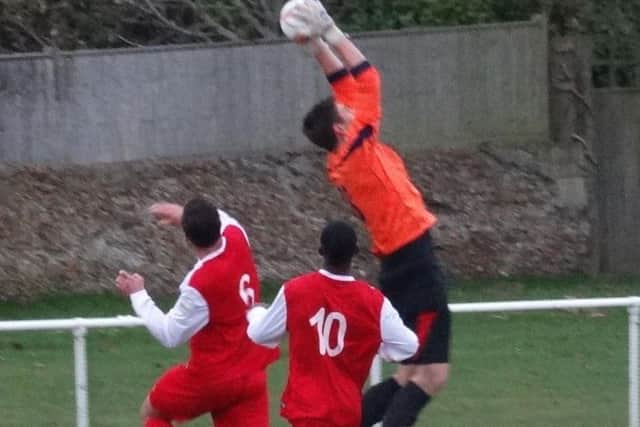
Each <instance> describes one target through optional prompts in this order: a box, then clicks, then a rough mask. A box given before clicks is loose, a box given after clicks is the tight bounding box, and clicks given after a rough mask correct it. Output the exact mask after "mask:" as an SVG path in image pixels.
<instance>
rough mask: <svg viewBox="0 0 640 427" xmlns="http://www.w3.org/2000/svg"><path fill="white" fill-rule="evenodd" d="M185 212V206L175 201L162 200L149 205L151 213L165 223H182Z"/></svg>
mask: <svg viewBox="0 0 640 427" xmlns="http://www.w3.org/2000/svg"><path fill="white" fill-rule="evenodd" d="M183 212H184V209H183V207H182V206H180V205H177V204H175V203H167V202H160V203H154V204H153V205H151V207H149V213H151V215H152V216H153V217H154V218H155V219H156V221H158V222H159V223H160V224H163V225H180V222H181V221H182V213H183Z"/></svg>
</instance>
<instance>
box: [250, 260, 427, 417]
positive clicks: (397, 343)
mask: <svg viewBox="0 0 640 427" xmlns="http://www.w3.org/2000/svg"><path fill="white" fill-rule="evenodd" d="M248 318H249V328H248V331H247V332H248V335H249V337H250V338H251V339H252V340H253V341H254V342H256V343H258V344H262V345H265V346H268V347H275V346H277V344H278V342H279V341H280V339H281V338H282V337H283V336H284V335H285V334H286V333H287V332H288V333H289V378H288V382H287V386H286V389H285V391H284V394H283V396H282V410H281V414H282V416H283V417H284V418H286V419H288V420H289V422H291V423H292V424H293V425H294V426H295V425H296V424H299V423H308V422H312V423H314V424H317V425H327V426H335V427H357V426H359V425H360V399H361V396H362V395H361V390H362V387H363V385H364V383H365V381H366V379H367V375H368V373H369V368H370V367H371V362H372V361H373V358H374V356H375V355H376V353H379V354H380V355H381V356H382V357H383V358H385V359H387V360H392V361H400V360H404V359H408V358H409V357H411V356H412V355H413V354H414V353H415V351H416V350H417V348H418V341H417V338H416V336H415V334H414V333H413V332H412V331H411V330H410V329H408V328H407V327H406V326H405V325H404V324H403V323H402V320H401V319H400V316H399V315H398V313H397V311H396V310H395V309H394V308H393V306H392V305H391V303H389V301H388V300H387V299H386V298H385V297H384V296H383V295H382V293H381V292H380V291H378V290H377V289H375V288H374V287H372V286H370V285H369V284H368V283H366V282H363V281H359V280H355V279H354V278H353V277H351V276H342V275H335V274H331V273H329V272H328V271H326V270H320V271H319V272H313V273H309V274H306V275H303V276H300V277H297V278H295V279H292V280H290V281H288V282H287V283H285V284H284V286H283V287H282V288H281V289H280V292H279V293H278V295H277V297H276V299H275V300H274V302H273V304H272V305H271V307H270V308H269V309H268V310H267V309H264V308H262V307H256V308H254V309H252V310H251V311H250V312H249V313H248Z"/></svg>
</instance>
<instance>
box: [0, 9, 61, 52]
mask: <svg viewBox="0 0 640 427" xmlns="http://www.w3.org/2000/svg"><path fill="white" fill-rule="evenodd" d="M7 21H9V23H10V24H13V25H15V26H16V27H18V28H19V29H21V30H22V31H24V32H25V33H26V34H27V35H28V36H29V37H31V38H32V39H33V40H35V41H36V42H37V43H38V44H39V45H40V47H42V49H46V48H48V47H50V46H51V45H52V44H53V43H47V42H46V41H45V40H44V39H42V38H40V37H39V36H38V35H37V34H36V33H35V32H34V31H33V30H32V29H30V28H29V27H27V26H26V25H24V24H23V23H22V22H20V21H19V20H17V19H14V18H12V17H11V16H8V17H7ZM49 42H51V40H49Z"/></svg>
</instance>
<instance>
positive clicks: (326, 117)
mask: <svg viewBox="0 0 640 427" xmlns="http://www.w3.org/2000/svg"><path fill="white" fill-rule="evenodd" d="M339 122H340V116H339V115H338V110H337V109H336V104H335V101H334V99H333V98H326V99H324V100H322V101H320V102H318V103H317V104H316V105H314V106H313V108H311V110H310V111H309V112H308V113H307V115H306V116H305V118H304V121H303V124H302V132H304V134H305V135H306V137H307V138H309V140H311V142H313V143H314V144H315V145H317V146H318V147H321V148H324V149H325V150H327V151H333V149H334V148H336V146H337V145H338V137H337V136H336V132H335V131H334V130H333V125H334V124H336V123H339Z"/></svg>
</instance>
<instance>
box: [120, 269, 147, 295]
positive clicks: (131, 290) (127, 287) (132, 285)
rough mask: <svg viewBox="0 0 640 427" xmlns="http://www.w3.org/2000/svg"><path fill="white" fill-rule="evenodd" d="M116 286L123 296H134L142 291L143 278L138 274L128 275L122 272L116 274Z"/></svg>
mask: <svg viewBox="0 0 640 427" xmlns="http://www.w3.org/2000/svg"><path fill="white" fill-rule="evenodd" d="M116 286H117V287H118V289H120V292H122V293H123V294H125V295H131V294H135V293H136V292H139V291H141V290H143V289H144V278H143V277H142V276H141V275H139V274H138V273H134V274H132V273H129V272H126V271H124V270H120V271H119V272H118V277H116Z"/></svg>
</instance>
